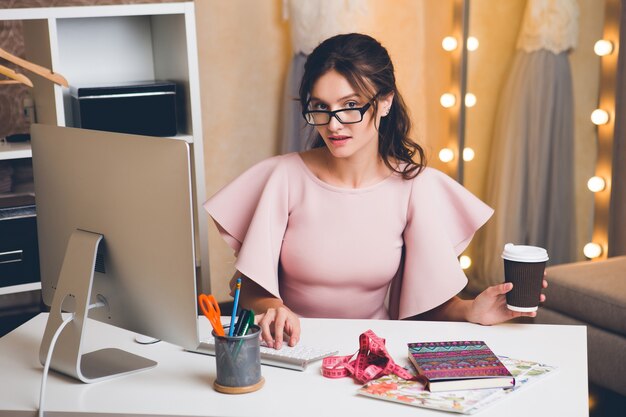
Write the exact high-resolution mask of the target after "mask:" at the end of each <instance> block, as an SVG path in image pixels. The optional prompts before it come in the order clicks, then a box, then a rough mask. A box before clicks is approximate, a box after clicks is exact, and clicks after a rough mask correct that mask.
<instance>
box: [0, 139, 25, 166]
mask: <svg viewBox="0 0 626 417" xmlns="http://www.w3.org/2000/svg"><path fill="white" fill-rule="evenodd" d="M31 156H32V152H31V150H30V143H29V142H4V141H0V161H1V160H3V159H21V158H30V157H31Z"/></svg>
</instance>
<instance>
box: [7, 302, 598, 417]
mask: <svg viewBox="0 0 626 417" xmlns="http://www.w3.org/2000/svg"><path fill="white" fill-rule="evenodd" d="M46 319H47V314H41V315H39V316H37V317H35V318H34V319H32V320H31V321H29V322H28V323H26V324H24V325H23V326H21V327H19V328H18V329H16V330H15V331H13V332H11V333H9V334H8V335H6V336H5V337H3V338H2V339H0V387H2V388H0V415H2V416H20V417H21V416H32V415H35V411H34V410H36V409H37V407H38V401H39V387H40V382H41V374H42V368H43V367H42V366H41V365H40V364H39V360H38V352H39V344H40V341H41V337H42V335H43V330H44V327H45V323H46ZM200 325H201V333H205V334H207V333H208V330H209V324H208V321H206V320H205V319H204V317H202V318H201V323H200ZM302 327H303V335H302V342H303V343H305V344H309V345H313V344H317V345H320V346H332V347H335V348H336V349H338V350H339V353H340V354H342V355H345V354H349V353H353V352H355V351H356V350H357V346H358V336H359V335H360V334H361V333H362V332H363V331H365V330H367V329H372V330H373V331H374V332H375V333H376V334H377V335H378V336H380V337H383V338H385V339H386V340H387V347H388V349H389V352H390V353H391V355H392V356H393V357H394V358H395V359H396V360H398V361H399V360H400V359H401V358H404V357H405V356H406V354H407V348H406V343H407V342H409V341H419V340H424V341H427V340H455V339H465V340H485V341H486V342H487V344H488V345H489V346H490V347H491V348H492V349H493V350H494V351H495V352H496V353H497V354H502V355H507V356H510V357H513V358H521V359H528V360H535V361H538V362H544V363H547V364H549V365H554V366H557V367H559V370H558V371H557V372H556V373H554V375H549V376H547V377H546V378H544V379H541V380H539V381H537V382H536V383H534V384H533V385H530V386H528V387H525V388H524V389H522V390H520V391H518V392H515V393H513V394H511V395H510V396H507V397H506V398H505V399H503V400H501V401H500V402H498V403H496V404H494V405H492V406H490V407H488V408H486V409H485V410H483V411H481V412H479V413H478V415H479V416H480V417H487V416H503V415H506V416H524V417H528V416H555V415H562V416H569V417H573V416H587V415H588V403H587V343H586V329H585V328H584V327H582V326H550V325H522V324H505V325H498V326H491V327H483V326H478V325H473V324H469V323H452V322H448V323H446V322H405V321H370V320H322V319H304V320H302ZM133 338H134V334H133V333H129V332H126V331H123V330H120V329H117V328H114V327H112V326H108V325H105V324H101V323H99V322H95V321H90V322H89V330H88V336H87V339H88V340H87V341H86V344H85V351H90V350H93V349H97V348H102V347H119V348H122V349H125V350H128V351H131V352H134V353H137V354H139V355H143V356H146V357H148V358H151V359H154V360H156V361H158V362H159V365H158V366H157V367H156V368H154V369H152V370H149V371H145V372H141V373H137V374H134V375H128V376H125V377H121V378H118V379H114V380H110V381H104V382H100V383H97V384H91V385H85V384H81V383H79V382H77V381H75V380H72V379H70V378H67V377H65V376H62V375H59V374H57V373H55V372H51V373H50V375H49V378H48V386H47V394H46V404H45V410H47V416H59V415H90V413H105V414H106V413H112V414H113V413H121V414H124V415H129V414H130V415H132V414H136V415H144V416H145V415H160V416H169V415H185V416H200V415H203V416H271V417H279V416H290V417H291V416H294V415H299V416H316V417H318V416H339V415H345V416H348V415H359V416H361V417H362V416H377V417H381V416H389V415H393V416H394V417H398V416H412V417H414V416H422V415H424V416H434V417H442V416H445V415H446V414H444V413H442V412H439V411H431V410H427V409H422V408H417V407H410V406H406V405H403V404H396V403H390V402H387V401H380V400H376V399H372V398H367V397H363V396H361V395H357V394H356V389H357V388H358V387H359V385H357V384H356V383H354V382H353V380H352V379H350V378H343V379H326V378H324V377H323V376H321V375H320V365H319V364H318V365H314V366H311V367H309V369H307V370H306V371H305V372H298V371H291V370H286V369H280V368H273V367H268V366H263V367H262V373H263V376H264V377H265V380H266V382H265V386H264V387H263V388H262V389H261V390H260V391H257V392H254V393H250V394H245V395H226V394H219V393H217V392H216V391H214V390H213V388H212V384H213V380H214V379H215V358H214V357H212V356H205V355H198V354H193V353H188V352H185V351H183V350H182V349H181V348H179V347H177V346H174V345H170V344H167V343H164V342H161V343H157V344H154V345H139V344H137V343H135V342H134V341H133ZM100 415H101V416H102V414H100ZM448 415H450V416H453V415H455V414H448Z"/></svg>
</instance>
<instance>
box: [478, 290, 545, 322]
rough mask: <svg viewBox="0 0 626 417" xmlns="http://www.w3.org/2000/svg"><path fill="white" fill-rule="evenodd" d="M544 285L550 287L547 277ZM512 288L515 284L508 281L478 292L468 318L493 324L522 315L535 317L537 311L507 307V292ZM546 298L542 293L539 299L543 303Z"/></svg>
mask: <svg viewBox="0 0 626 417" xmlns="http://www.w3.org/2000/svg"><path fill="white" fill-rule="evenodd" d="M542 287H543V288H547V287H548V282H547V281H546V280H545V279H544V280H543V284H542ZM512 289H513V284H511V283H510V282H507V283H504V284H498V285H494V286H491V287H489V288H487V289H486V290H485V291H483V292H481V293H480V294H478V296H477V297H476V298H475V299H474V300H473V301H472V304H471V305H470V308H469V311H468V313H467V320H468V321H470V322H472V323H478V324H483V325H491V324H497V323H502V322H504V321H507V320H511V319H514V318H516V317H521V316H528V317H535V316H536V315H537V312H536V311H533V312H531V313H522V312H518V311H512V310H509V309H508V308H507V307H506V295H505V294H506V293H507V292H509V291H511V290H512ZM545 300H546V296H545V295H544V294H541V296H540V298H539V301H540V302H542V303H543V302H544V301H545Z"/></svg>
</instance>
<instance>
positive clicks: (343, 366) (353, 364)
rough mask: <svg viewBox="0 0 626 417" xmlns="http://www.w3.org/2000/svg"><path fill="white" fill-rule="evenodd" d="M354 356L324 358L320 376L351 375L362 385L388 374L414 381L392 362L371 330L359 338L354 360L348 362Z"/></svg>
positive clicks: (405, 371) (407, 373) (381, 340)
mask: <svg viewBox="0 0 626 417" xmlns="http://www.w3.org/2000/svg"><path fill="white" fill-rule="evenodd" d="M354 355H355V354H352V355H348V356H329V357H327V358H324V359H323V360H322V375H324V376H325V377H326V378H343V377H346V376H349V375H352V376H353V377H354V378H355V379H356V380H357V381H359V382H361V383H363V384H364V383H366V382H368V381H370V380H372V379H376V378H379V377H381V376H383V375H389V374H395V375H397V376H399V377H400V378H403V379H407V380H412V379H415V377H414V376H413V375H412V374H411V373H410V372H409V371H407V370H406V369H404V368H403V367H401V366H400V365H398V364H396V363H395V362H394V361H393V359H392V358H391V356H390V355H389V353H388V352H387V349H386V348H385V339H383V338H381V337H378V336H376V334H375V333H374V332H373V331H371V330H368V331H366V332H365V333H362V334H361V336H359V350H358V352H356V358H355V359H353V360H350V359H352V357H353V356H354Z"/></svg>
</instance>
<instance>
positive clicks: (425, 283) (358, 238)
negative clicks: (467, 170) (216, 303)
mask: <svg viewBox="0 0 626 417" xmlns="http://www.w3.org/2000/svg"><path fill="white" fill-rule="evenodd" d="M204 207H205V209H206V210H207V211H208V213H209V214H210V215H211V217H212V218H213V220H214V221H215V223H216V224H217V226H218V229H219V231H220V233H221V234H222V236H223V237H224V239H225V240H226V242H227V243H228V244H229V246H231V247H232V248H233V250H234V251H235V253H236V256H237V261H236V264H235V265H236V268H237V270H239V271H240V272H241V273H242V274H244V275H245V276H247V277H249V278H250V279H252V280H254V281H255V282H256V283H258V284H259V285H260V286H262V287H263V288H265V289H266V290H267V291H268V292H270V293H271V294H273V295H274V296H276V297H278V298H281V299H282V300H283V302H284V303H285V305H286V306H288V307H289V308H290V309H291V310H292V311H294V312H295V313H296V314H298V315H300V316H302V317H334V318H361V319H387V318H394V319H395V318H400V319H401V318H406V317H410V316H413V315H416V314H419V313H422V312H425V311H428V310H430V309H432V308H434V307H436V306H438V305H440V304H442V303H444V302H445V301H447V300H449V299H450V298H452V297H453V296H454V295H456V294H457V293H458V292H459V291H461V290H462V289H463V287H465V285H466V284H467V278H466V277H465V274H464V273H463V270H462V269H461V268H460V266H459V262H458V260H457V256H458V255H459V254H460V253H461V252H462V251H463V250H464V249H465V248H466V247H467V245H468V244H469V242H470V240H471V239H472V236H473V235H474V232H475V231H476V230H477V229H478V228H480V226H482V225H483V224H484V223H485V222H486V221H487V219H489V217H490V216H491V214H492V213H493V210H492V209H491V208H489V207H488V206H487V205H485V204H484V203H482V202H481V201H480V200H479V199H477V198H476V197H475V196H474V195H472V194H471V193H470V192H469V191H467V190H466V189H465V188H463V187H462V186H461V185H460V184H458V183H457V182H455V181H454V180H452V179H450V178H449V177H448V176H447V175H445V174H443V173H441V172H440V171H437V170H435V169H432V168H426V169H425V170H424V171H423V172H422V173H421V174H419V175H418V176H417V177H416V178H414V179H412V180H404V179H403V178H402V177H401V176H399V175H395V174H394V175H391V176H389V177H387V178H386V179H385V180H383V181H381V182H379V183H378V184H375V185H372V186H369V187H364V188H358V189H347V188H340V187H336V186H333V185H330V184H327V183H325V182H323V181H321V180H320V179H319V178H317V177H316V176H315V175H314V174H313V173H312V172H311V171H310V170H309V168H308V167H307V166H306V165H305V163H304V161H303V160H302V158H301V157H300V155H299V154H297V153H291V154H286V155H280V156H275V157H272V158H269V159H266V160H264V161H262V162H260V163H258V164H257V165H255V166H253V167H252V168H250V169H248V170H247V171H246V172H244V173H243V174H242V175H241V176H239V177H238V178H236V179H235V180H234V181H233V182H232V183H230V184H228V185H227V186H225V187H224V188H222V189H221V190H220V191H219V192H217V193H216V194H215V195H214V196H213V197H212V198H210V199H209V200H208V201H207V202H206V203H205V205H204ZM390 286H391V287H390ZM389 290H390V291H391V292H390V297H389V302H388V307H386V303H385V299H386V296H387V293H388V291H389ZM242 291H243V290H242Z"/></svg>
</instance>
